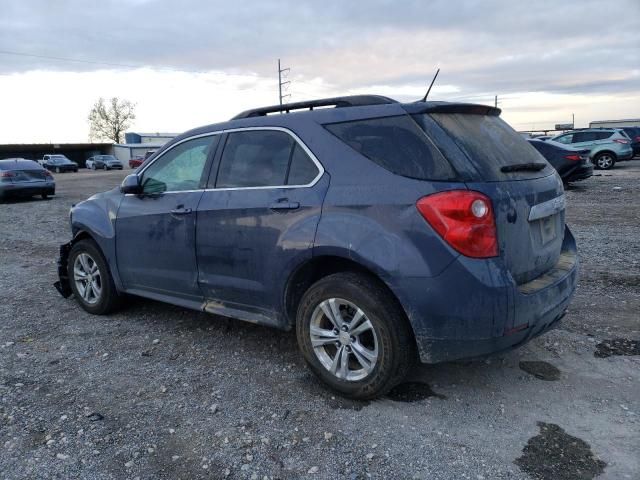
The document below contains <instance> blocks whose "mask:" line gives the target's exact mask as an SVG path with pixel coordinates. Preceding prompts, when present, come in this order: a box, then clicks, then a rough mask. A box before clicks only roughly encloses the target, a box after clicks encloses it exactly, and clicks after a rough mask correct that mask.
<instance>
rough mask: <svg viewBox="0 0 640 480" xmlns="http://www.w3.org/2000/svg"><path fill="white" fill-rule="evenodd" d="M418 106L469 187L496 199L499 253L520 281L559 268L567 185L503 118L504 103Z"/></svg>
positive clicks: (416, 115) (412, 109)
mask: <svg viewBox="0 0 640 480" xmlns="http://www.w3.org/2000/svg"><path fill="white" fill-rule="evenodd" d="M414 105H416V104H414ZM416 109H417V108H416V107H413V106H412V107H409V108H407V110H408V111H409V112H410V113H412V114H413V118H414V119H415V120H416V121H417V123H418V124H419V125H420V126H421V127H422V129H423V130H424V131H425V132H426V133H427V135H429V136H430V137H431V138H432V139H433V140H434V142H435V143H436V145H438V147H439V148H440V149H441V151H442V153H443V154H444V155H445V157H446V158H447V159H448V160H449V161H450V163H451V164H452V166H453V167H454V168H455V169H456V170H457V171H458V173H459V175H460V177H461V178H462V179H463V180H464V181H465V183H466V185H467V187H468V188H469V189H470V190H476V191H479V192H482V193H484V194H485V195H487V196H488V197H489V198H490V199H491V200H492V203H493V209H494V213H495V217H496V225H497V234H498V243H499V253H500V256H501V257H502V259H503V261H504V263H505V265H506V267H507V269H508V270H509V272H510V273H511V276H512V277H513V278H514V280H515V282H516V283H517V284H518V285H521V284H523V283H526V282H529V281H531V280H533V279H534V278H536V277H538V276H540V275H542V274H544V273H545V272H547V271H548V270H550V269H551V268H553V267H554V265H555V264H556V263H557V262H558V259H559V257H560V252H561V249H562V242H563V239H564V230H565V198H564V190H563V187H562V181H561V180H560V177H559V176H558V175H557V174H556V171H555V169H554V168H553V167H552V166H551V165H550V164H549V163H548V162H547V161H546V160H545V159H544V157H543V156H542V155H540V153H538V151H537V150H536V149H535V148H533V147H532V146H531V145H529V143H528V142H527V141H526V140H525V139H524V138H522V137H521V136H520V135H519V134H518V133H516V132H515V131H514V130H513V129H512V128H511V127H509V126H508V125H507V124H506V123H505V122H504V121H502V120H501V119H500V118H499V116H498V115H499V113H500V111H499V110H498V109H494V108H490V107H481V106H473V105H455V104H436V103H434V104H429V103H427V104H422V109H421V111H420V113H416Z"/></svg>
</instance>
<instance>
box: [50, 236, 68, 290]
mask: <svg viewBox="0 0 640 480" xmlns="http://www.w3.org/2000/svg"><path fill="white" fill-rule="evenodd" d="M71 245H72V243H71V242H69V243H65V244H64V245H60V256H59V257H58V281H57V282H56V283H54V284H53V286H54V287H56V290H58V292H59V293H60V295H62V296H63V297H64V298H68V297H70V296H71V294H72V293H73V291H72V290H71V283H70V282H69V269H68V263H69V252H70V251H71Z"/></svg>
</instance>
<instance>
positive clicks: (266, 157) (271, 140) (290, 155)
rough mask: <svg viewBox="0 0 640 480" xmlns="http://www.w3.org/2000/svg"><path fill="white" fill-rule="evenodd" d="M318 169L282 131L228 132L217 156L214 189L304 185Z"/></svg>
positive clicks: (291, 138) (313, 176)
mask: <svg viewBox="0 0 640 480" xmlns="http://www.w3.org/2000/svg"><path fill="white" fill-rule="evenodd" d="M317 174H318V168H317V167H316V165H315V164H314V163H313V161H312V160H311V159H310V158H309V156H308V155H307V154H306V152H305V151H304V150H303V149H302V148H301V147H300V145H298V143H297V142H296V141H295V140H294V139H293V137H291V135H289V134H287V133H286V132H282V131H279V130H249V131H240V132H232V133H230V134H229V136H228V137H227V141H226V144H225V147H224V151H223V153H222V158H221V159H220V167H219V170H218V177H217V180H216V184H215V187H216V188H247V187H278V186H284V185H300V186H302V185H307V184H308V183H310V182H311V181H312V180H313V179H314V178H315V177H316V175H317Z"/></svg>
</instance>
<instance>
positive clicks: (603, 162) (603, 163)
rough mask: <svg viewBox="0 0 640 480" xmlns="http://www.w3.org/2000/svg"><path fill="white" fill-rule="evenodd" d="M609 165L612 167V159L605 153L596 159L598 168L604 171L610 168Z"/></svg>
mask: <svg viewBox="0 0 640 480" xmlns="http://www.w3.org/2000/svg"><path fill="white" fill-rule="evenodd" d="M611 165H613V158H612V157H611V155H607V154H606V153H605V154H604V155H600V156H599V157H598V167H600V168H602V169H604V170H606V169H607V168H610V167H611Z"/></svg>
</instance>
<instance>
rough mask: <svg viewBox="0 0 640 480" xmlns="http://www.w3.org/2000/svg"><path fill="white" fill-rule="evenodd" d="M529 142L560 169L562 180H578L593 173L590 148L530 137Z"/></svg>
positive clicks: (564, 181)
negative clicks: (574, 146)
mask: <svg viewBox="0 0 640 480" xmlns="http://www.w3.org/2000/svg"><path fill="white" fill-rule="evenodd" d="M529 143H530V144H531V145H532V146H533V147H534V148H535V149H536V150H538V152H540V153H541V154H542V156H543V157H544V158H546V159H547V161H548V162H549V163H550V164H551V165H552V166H553V168H555V169H556V170H557V171H558V174H559V175H560V178H562V182H563V183H565V184H567V183H569V182H576V181H578V180H584V179H585V178H589V177H590V176H591V175H593V164H592V163H591V162H590V161H589V149H581V148H573V147H570V146H567V145H563V144H561V143H557V142H554V141H553V140H545V141H543V140H538V139H533V138H532V139H530V140H529Z"/></svg>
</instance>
